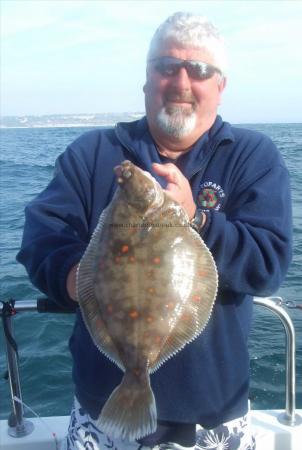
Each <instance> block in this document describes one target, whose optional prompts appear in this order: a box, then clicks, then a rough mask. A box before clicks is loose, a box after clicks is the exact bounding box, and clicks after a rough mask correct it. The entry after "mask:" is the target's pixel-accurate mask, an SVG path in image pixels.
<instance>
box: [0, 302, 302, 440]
mask: <svg viewBox="0 0 302 450" xmlns="http://www.w3.org/2000/svg"><path fill="white" fill-rule="evenodd" d="M254 303H255V304H256V305H261V306H263V307H265V308H267V309H269V310H270V311H272V312H273V313H274V314H276V315H277V316H278V317H279V319H280V320H281V322H282V324H283V326H284V328H285V332H286V404H285V411H284V412H283V413H282V414H280V416H279V417H278V420H279V421H280V422H281V423H283V424H285V425H288V426H291V427H293V426H297V425H299V424H301V423H302V418H301V417H300V416H299V415H298V414H297V413H296V367H295V352H296V346H295V329H294V325H293V323H292V321H291V318H290V317H289V315H288V314H287V312H286V311H285V309H284V308H283V307H282V306H280V305H284V304H286V303H285V302H283V300H282V299H281V298H280V297H266V298H260V297H254ZM3 306H4V305H3V304H1V303H0V316H2V315H3ZM75 309H76V308H73V309H69V310H62V309H60V308H59V307H58V306H57V305H56V304H55V303H54V302H52V301H50V300H49V299H37V300H23V301H18V302H14V304H13V313H12V314H11V315H7V314H6V317H5V320H6V330H5V331H6V332H5V345H6V354H7V366H8V377H9V384H10V394H11V402H12V413H11V415H10V417H9V419H8V425H9V428H8V433H9V435H10V436H13V437H22V436H26V435H28V434H30V433H31V432H32V431H33V429H34V426H33V424H32V422H30V421H29V420H27V419H25V418H24V411H23V405H22V393H21V384H20V376H19V364H18V355H17V352H16V350H15V348H14V345H13V342H12V340H10V339H9V338H8V335H10V336H11V337H12V338H13V339H14V330H13V323H12V322H13V316H14V315H15V313H18V312H29V311H38V312H51V313H71V312H74V311H75Z"/></svg>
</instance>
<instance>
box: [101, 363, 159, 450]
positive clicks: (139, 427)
mask: <svg viewBox="0 0 302 450" xmlns="http://www.w3.org/2000/svg"><path fill="white" fill-rule="evenodd" d="M98 426H99V427H100V429H101V430H102V431H103V432H104V433H106V434H108V436H110V437H111V438H113V439H114V438H116V439H118V438H119V439H120V438H121V439H128V440H130V441H135V440H136V439H140V438H142V437H144V436H147V435H148V434H151V433H154V431H155V430H156V427H157V412H156V403H155V398H154V395H153V392H152V389H151V386H150V378H149V374H148V373H146V377H145V380H144V382H143V383H142V382H140V383H139V384H138V382H137V380H136V378H135V376H134V375H133V374H132V372H130V371H126V372H125V375H124V377H123V379H122V382H121V384H120V385H119V386H117V387H116V388H115V389H114V391H113V392H112V394H111V395H110V397H109V398H108V400H107V402H106V403H105V405H104V407H103V409H102V411H101V414H100V416H99V418H98Z"/></svg>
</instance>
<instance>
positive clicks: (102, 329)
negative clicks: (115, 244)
mask: <svg viewBox="0 0 302 450" xmlns="http://www.w3.org/2000/svg"><path fill="white" fill-rule="evenodd" d="M109 210H110V205H109V206H108V207H107V208H106V209H105V210H104V211H103V213H102V214H101V216H100V218H99V221H98V224H97V226H96V228H95V230H94V232H93V234H92V237H91V239H90V242H89V244H88V247H87V249H86V251H85V253H84V255H83V257H82V258H81V261H80V264H79V267H78V270H77V278H76V292H77V300H78V302H79V305H80V309H81V313H82V317H83V320H84V323H85V325H86V327H87V329H88V331H89V333H90V336H91V338H92V340H93V341H94V343H95V345H96V346H97V347H98V349H99V350H100V351H101V352H102V353H103V354H104V355H106V356H107V357H108V358H109V359H110V360H111V361H112V362H114V363H115V364H117V366H118V367H119V368H120V369H121V370H123V371H125V368H124V365H123V363H122V361H121V359H120V356H119V353H118V351H117V349H116V347H115V345H114V343H113V341H112V339H111V337H110V335H109V333H108V332H107V328H106V324H105V323H104V321H103V320H102V319H101V312H100V307H99V304H98V301H97V298H96V296H95V292H94V277H95V269H94V266H95V264H96V261H97V256H98V252H99V246H98V242H99V239H100V236H101V233H102V229H103V226H104V223H105V221H106V217H107V214H108V211H109Z"/></svg>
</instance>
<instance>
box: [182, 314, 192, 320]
mask: <svg viewBox="0 0 302 450" xmlns="http://www.w3.org/2000/svg"><path fill="white" fill-rule="evenodd" d="M180 319H181V320H183V321H184V322H188V321H189V320H190V319H191V316H190V314H187V313H183V315H182V316H181V318H180Z"/></svg>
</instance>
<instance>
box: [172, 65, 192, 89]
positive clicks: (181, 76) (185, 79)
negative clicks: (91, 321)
mask: <svg viewBox="0 0 302 450" xmlns="http://www.w3.org/2000/svg"><path fill="white" fill-rule="evenodd" d="M172 83H173V86H175V87H177V88H178V89H181V90H186V89H190V88H191V80H190V77H189V75H188V72H187V70H186V68H185V67H181V68H180V70H179V71H178V72H177V73H176V74H175V75H174V76H173V79H172Z"/></svg>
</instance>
